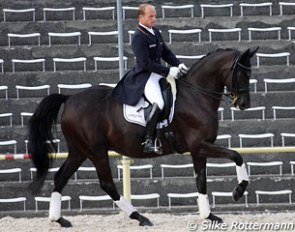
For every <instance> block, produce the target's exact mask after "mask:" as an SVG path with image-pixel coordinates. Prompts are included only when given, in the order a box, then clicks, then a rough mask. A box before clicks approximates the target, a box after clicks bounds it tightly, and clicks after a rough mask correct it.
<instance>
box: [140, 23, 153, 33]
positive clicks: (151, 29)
mask: <svg viewBox="0 0 295 232" xmlns="http://www.w3.org/2000/svg"><path fill="white" fill-rule="evenodd" d="M139 25H140V26H141V27H143V28H145V29H147V30H148V31H149V32H150V33H151V34H153V35H155V32H154V30H153V28H149V27H147V26H145V25H143V24H141V23H139Z"/></svg>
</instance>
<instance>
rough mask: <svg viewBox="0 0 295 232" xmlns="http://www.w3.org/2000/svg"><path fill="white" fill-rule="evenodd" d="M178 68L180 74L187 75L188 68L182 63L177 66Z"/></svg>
mask: <svg viewBox="0 0 295 232" xmlns="http://www.w3.org/2000/svg"><path fill="white" fill-rule="evenodd" d="M178 68H179V70H180V72H181V73H182V74H187V72H188V68H187V67H186V65H185V64H184V63H181V64H180V65H178Z"/></svg>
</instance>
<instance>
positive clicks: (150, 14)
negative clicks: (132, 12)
mask: <svg viewBox="0 0 295 232" xmlns="http://www.w3.org/2000/svg"><path fill="white" fill-rule="evenodd" d="M138 19H139V22H140V23H141V24H143V25H144V26H146V27H149V28H151V27H153V26H155V24H156V20H157V12H156V9H155V7H154V6H152V5H150V4H141V5H140V6H139V7H138Z"/></svg>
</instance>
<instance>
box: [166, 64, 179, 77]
mask: <svg viewBox="0 0 295 232" xmlns="http://www.w3.org/2000/svg"><path fill="white" fill-rule="evenodd" d="M179 75H180V69H179V68H177V67H171V68H170V70H169V73H168V76H171V77H173V78H175V79H177V78H178V77H179Z"/></svg>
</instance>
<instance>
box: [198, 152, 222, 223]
mask: <svg viewBox="0 0 295 232" xmlns="http://www.w3.org/2000/svg"><path fill="white" fill-rule="evenodd" d="M192 157H193V162H194V168H195V172H196V173H197V189H198V192H199V196H198V207H199V213H200V217H201V218H203V219H210V220H211V221H217V222H218V223H222V219H221V218H219V217H217V216H215V215H214V214H212V213H211V211H210V205H209V199H208V195H207V171H206V162H207V159H206V158H198V157H197V156H195V155H192Z"/></svg>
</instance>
